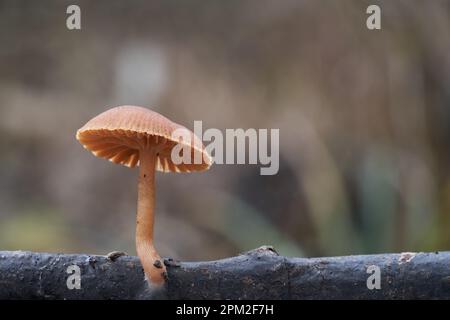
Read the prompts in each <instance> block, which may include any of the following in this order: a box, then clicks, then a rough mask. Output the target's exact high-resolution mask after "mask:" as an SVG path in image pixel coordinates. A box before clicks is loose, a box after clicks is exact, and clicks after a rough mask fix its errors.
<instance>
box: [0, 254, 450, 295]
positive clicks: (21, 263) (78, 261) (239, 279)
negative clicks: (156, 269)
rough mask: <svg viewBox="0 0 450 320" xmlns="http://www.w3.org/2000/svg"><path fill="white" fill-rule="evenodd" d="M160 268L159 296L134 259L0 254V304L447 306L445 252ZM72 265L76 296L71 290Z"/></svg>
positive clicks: (250, 257)
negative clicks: (401, 302) (438, 302)
mask: <svg viewBox="0 0 450 320" xmlns="http://www.w3.org/2000/svg"><path fill="white" fill-rule="evenodd" d="M165 263H166V265H167V271H168V277H169V280H168V282H167V284H166V286H165V287H164V288H162V289H159V290H157V289H154V288H152V287H149V286H148V284H147V283H146V282H145V281H144V273H143V270H142V266H141V264H140V262H139V260H138V259H137V258H136V257H132V256H120V257H118V258H117V259H115V260H114V261H113V260H111V259H110V258H108V257H106V256H96V255H85V254H81V255H66V254H49V253H33V252H23V251H0V299H450V252H435V253H417V254H415V253H403V254H380V255H365V256H347V257H332V258H313V259H306V258H287V257H283V256H279V255H278V254H277V253H276V252H275V251H274V250H273V249H272V248H270V247H261V248H258V249H255V250H252V251H249V252H246V253H243V254H241V255H239V256H236V257H232V258H228V259H223V260H218V261H210V262H181V263H178V262H175V261H173V260H171V259H166V260H165ZM72 265H76V266H78V267H79V268H80V279H81V283H80V286H81V288H80V289H72V290H70V289H68V286H67V280H68V278H69V277H70V276H71V274H69V273H67V270H68V267H69V266H72ZM369 266H376V267H378V268H379V271H380V289H376V288H374V289H372V290H370V289H368V286H367V282H368V278H369V277H371V278H370V279H369V283H370V284H372V286H373V285H376V280H375V278H374V277H376V274H374V273H373V272H375V273H376V272H377V271H373V270H376V267H375V268H373V267H372V268H369ZM368 268H369V271H370V270H372V271H371V272H369V273H368ZM372 280H373V281H372Z"/></svg>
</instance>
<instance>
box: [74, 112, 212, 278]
mask: <svg viewBox="0 0 450 320" xmlns="http://www.w3.org/2000/svg"><path fill="white" fill-rule="evenodd" d="M177 129H183V130H188V129H186V128H185V127H183V126H181V125H179V124H176V123H174V122H172V121H170V120H169V119H167V118H166V117H164V116H162V115H160V114H158V113H156V112H154V111H151V110H149V109H146V108H142V107H137V106H120V107H115V108H112V109H110V110H107V111H105V112H103V113H101V114H99V115H98V116H96V117H94V118H93V119H91V120H89V121H88V122H87V123H86V124H85V125H84V126H83V127H82V128H80V129H79V130H78V131H77V134H76V138H77V139H78V141H79V142H80V143H81V144H82V145H83V146H84V148H86V149H88V150H90V151H91V152H92V153H93V154H94V155H95V156H97V157H101V158H105V159H108V160H110V161H111V162H113V163H118V164H122V165H125V166H127V167H130V168H133V167H135V166H137V165H138V166H139V183H138V203H137V216H136V251H137V254H138V256H139V259H140V260H141V263H142V266H143V268H144V272H145V275H146V276H147V279H149V280H150V281H151V282H152V283H154V284H158V285H160V284H163V283H164V282H165V277H166V276H167V274H166V267H165V265H164V263H162V261H161V257H160V256H159V254H158V252H157V251H156V249H155V246H154V243H153V224H154V207H155V169H156V170H158V171H162V172H191V171H203V170H207V169H208V168H209V167H210V165H211V163H212V161H211V157H210V156H209V154H208V153H207V152H206V151H205V150H204V146H203V144H202V143H201V140H200V139H199V138H198V137H197V136H195V134H193V133H192V132H191V131H186V132H188V133H189V134H190V136H191V139H189V140H191V141H190V142H189V141H186V140H187V139H186V140H183V139H178V140H177V139H176V138H174V137H172V136H173V133H174V131H175V130H177ZM178 144H181V145H182V146H183V148H187V150H190V151H191V157H194V156H195V157H197V158H196V159H201V161H196V162H198V163H195V162H194V163H183V162H182V163H178V162H179V161H175V162H176V163H178V164H176V163H174V161H172V159H171V151H172V148H173V147H174V146H176V145H178ZM183 150H185V149H183ZM191 162H192V161H191Z"/></svg>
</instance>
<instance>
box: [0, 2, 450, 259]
mask: <svg viewBox="0 0 450 320" xmlns="http://www.w3.org/2000/svg"><path fill="white" fill-rule="evenodd" d="M73 3H75V2H72V1H52V2H50V1H0V149H1V152H0V249H3V250H7V249H21V250H39V251H58V252H59V251H61V252H89V253H100V254H103V253H106V252H109V251H112V250H124V251H127V252H128V253H130V254H134V253H135V251H134V215H135V206H136V204H135V202H136V179H137V171H136V170H130V169H128V168H125V167H121V166H118V165H113V164H111V163H109V162H107V161H103V160H100V159H97V158H95V157H94V156H92V155H91V154H90V153H88V152H86V151H85V150H83V148H82V147H81V145H79V143H78V142H77V141H76V139H75V132H76V130H77V129H78V128H79V127H80V126H82V125H83V124H84V123H85V122H86V121H87V120H88V119H90V118H91V117H92V116H94V115H96V114H98V113H100V112H101V111H103V110H105V109H107V108H108V107H111V106H116V105H121V104H136V105H143V106H148V107H152V108H153V109H154V110H156V111H158V112H161V113H163V114H164V115H166V116H168V117H169V118H171V119H173V120H174V121H176V122H179V123H182V124H184V125H186V126H187V127H190V128H192V126H193V121H194V120H203V121H204V127H205V128H208V127H214V128H219V129H225V128H279V129H280V144H281V145H280V153H281V154H280V171H279V174H278V175H276V176H270V177H269V176H259V168H258V167H257V166H249V165H240V166H238V165H216V166H214V167H213V168H212V169H211V170H210V171H209V172H206V173H201V174H191V175H183V174H158V175H157V180H158V181H157V188H158V190H157V198H158V199H157V221H156V223H157V225H156V236H157V245H158V247H159V248H160V251H161V253H162V254H163V255H171V256H176V257H178V258H181V259H188V260H189V259H190V260H195V259H215V258H219V257H223V256H229V255H233V254H236V253H237V252H240V251H244V250H247V249H250V248H252V247H256V246H258V245H262V244H273V245H274V246H275V247H277V248H278V249H279V251H280V252H281V253H282V254H286V255H309V256H310V255H341V254H357V253H376V252H386V251H400V250H408V251H416V250H442V249H449V247H450V234H449V232H448V230H449V229H450V170H449V169H450V162H449V161H450V1H433V2H431V1H429V2H426V1H406V0H405V1H370V2H369V1H356V0H355V1H313V0H310V1H269V0H267V1H260V0H258V1H256V0H254V1H217V0H215V1H173V0H171V1H163V0H158V1H77V2H76V4H78V5H80V7H81V10H82V30H81V31H69V30H67V29H66V26H65V19H66V14H65V10H66V7H67V6H68V5H69V4H73ZM372 3H377V4H380V5H381V8H382V30H381V31H369V30H367V28H366V27H365V20H366V17H367V15H366V13H365V8H366V7H367V6H368V5H369V4H372Z"/></svg>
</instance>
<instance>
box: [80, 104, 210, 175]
mask: <svg viewBox="0 0 450 320" xmlns="http://www.w3.org/2000/svg"><path fill="white" fill-rule="evenodd" d="M177 129H184V130H188V129H186V128H185V127H183V126H181V125H179V124H177V123H174V122H172V121H171V120H169V119H167V118H166V117H164V116H162V115H160V114H159V113H157V112H154V111H151V110H149V109H146V108H142V107H137V106H120V107H115V108H112V109H109V110H107V111H105V112H103V113H101V114H99V115H98V116H96V117H95V118H93V119H91V120H89V121H88V122H87V123H86V124H85V125H84V126H83V127H82V128H80V129H79V130H78V131H77V135H76V137H77V139H78V141H80V143H81V144H82V145H83V146H84V147H85V148H86V149H88V150H90V151H91V152H92V153H93V154H94V155H96V156H97V157H101V158H105V159H108V160H110V161H112V162H114V163H118V164H123V165H125V166H128V167H131V168H133V167H135V166H136V165H139V150H140V149H142V148H145V147H155V148H157V150H158V151H157V160H156V170H158V171H162V172H191V171H203V170H207V169H208V168H209V167H210V166H211V163H212V160H211V157H210V155H209V154H208V153H207V152H206V150H205V148H204V146H203V143H202V142H201V140H200V139H199V138H198V137H197V136H196V135H195V134H194V133H192V132H191V131H189V130H188V131H186V132H188V133H189V134H190V139H188V140H190V141H185V140H183V139H178V140H177V139H174V138H173V137H172V134H173V132H174V131H175V130H177ZM177 144H182V145H183V146H186V147H190V149H189V150H191V158H192V159H194V156H195V154H196V153H198V154H197V156H196V157H197V158H198V159H201V161H200V162H199V163H194V161H191V163H181V164H175V163H174V162H173V161H172V158H171V153H172V148H173V147H174V146H176V145H177Z"/></svg>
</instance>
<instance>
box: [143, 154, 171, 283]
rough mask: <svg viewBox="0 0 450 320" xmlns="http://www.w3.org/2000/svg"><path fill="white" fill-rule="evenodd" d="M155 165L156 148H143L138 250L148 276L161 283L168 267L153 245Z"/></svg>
mask: <svg viewBox="0 0 450 320" xmlns="http://www.w3.org/2000/svg"><path fill="white" fill-rule="evenodd" d="M155 166H156V152H155V150H154V149H151V148H142V149H141V150H140V153H139V185H138V205H137V216H136V251H137V254H138V256H139V259H140V260H141V264H142V267H143V268H144V272H145V275H146V276H147V278H148V279H149V280H150V281H151V282H152V283H154V284H158V285H160V284H163V283H164V281H165V272H166V267H165V265H164V263H163V261H162V259H161V257H160V256H159V254H158V252H157V251H156V249H155V247H154V245H153V223H154V208H155Z"/></svg>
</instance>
